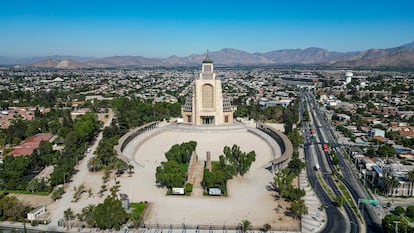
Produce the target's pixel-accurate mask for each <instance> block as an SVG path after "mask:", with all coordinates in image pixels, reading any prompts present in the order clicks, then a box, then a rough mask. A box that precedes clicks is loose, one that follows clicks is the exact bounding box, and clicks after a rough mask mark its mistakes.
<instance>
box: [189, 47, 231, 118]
mask: <svg viewBox="0 0 414 233" xmlns="http://www.w3.org/2000/svg"><path fill="white" fill-rule="evenodd" d="M181 113H182V116H183V121H184V122H185V123H190V124H194V125H221V124H231V123H233V108H232V106H231V103H230V100H229V99H228V98H227V97H226V96H223V93H222V89H221V80H220V79H217V78H216V74H215V73H214V63H213V61H212V60H211V59H210V57H209V56H208V54H207V56H206V58H205V59H204V60H203V62H202V64H201V73H200V75H199V76H198V77H197V78H196V79H195V80H194V87H193V96H192V98H191V97H189V98H187V99H186V103H185V105H184V106H183V108H182V110H181Z"/></svg>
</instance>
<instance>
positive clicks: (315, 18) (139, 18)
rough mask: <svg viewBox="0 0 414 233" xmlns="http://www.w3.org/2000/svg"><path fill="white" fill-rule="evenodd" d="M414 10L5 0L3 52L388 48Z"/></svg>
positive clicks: (156, 0)
mask: <svg viewBox="0 0 414 233" xmlns="http://www.w3.org/2000/svg"><path fill="white" fill-rule="evenodd" d="M413 9H414V2H413V1H408V0H401V1H371V0H365V1H363V0H359V1H357V0H348V1H334V0H331V1H323V0H320V1H318V0H313V1H306V0H303V1H300V0H296V1H294V0H293V1H287V0H285V1H277V0H273V1H272V0H254V1H244V0H239V1H224V0H223V1H218V0H211V1H200V0H193V1H184V0H183V1H173V0H164V1H161V0H146V1H138V0H136V1H121V0H118V1H115V0H113V1H104V0H100V1H87V0H83V1H81V0H70V1H66V0H48V1H47V0H44V1H42V0H36V1H35V0H26V1H23V0H13V1H8V0H7V1H6V0H5V1H2V3H1V8H0V56H12V57H24V56H45V55H77V56H94V57H104V56H113V55H141V56H147V57H167V56H171V55H177V56H187V55H190V54H193V53H203V52H205V51H206V50H207V49H208V50H211V51H215V50H219V49H222V48H236V49H241V50H245V51H248V52H267V51H271V50H277V49H285V48H302V49H304V48H307V47H320V48H326V49H328V50H330V51H341V52H343V51H356V50H365V49H369V48H388V47H395V46H398V45H401V44H405V43H408V42H411V41H413V40H414V13H413V11H412V10H413Z"/></svg>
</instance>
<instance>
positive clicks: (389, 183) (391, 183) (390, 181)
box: [384, 174, 400, 196]
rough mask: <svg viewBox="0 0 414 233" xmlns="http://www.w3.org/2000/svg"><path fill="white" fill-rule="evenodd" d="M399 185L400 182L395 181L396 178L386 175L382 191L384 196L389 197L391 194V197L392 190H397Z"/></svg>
mask: <svg viewBox="0 0 414 233" xmlns="http://www.w3.org/2000/svg"><path fill="white" fill-rule="evenodd" d="M399 185H400V182H399V181H398V180H397V178H396V177H395V176H393V175H391V174H388V175H387V176H386V177H385V178H384V189H385V190H384V191H385V194H386V195H389V193H390V192H391V196H393V195H394V189H395V188H397V187H398V186H399Z"/></svg>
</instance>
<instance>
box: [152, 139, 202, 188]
mask: <svg viewBox="0 0 414 233" xmlns="http://www.w3.org/2000/svg"><path fill="white" fill-rule="evenodd" d="M196 147H197V142H195V141H189V142H183V143H181V144H175V145H173V146H172V147H171V148H170V149H169V150H168V151H167V152H166V153H165V157H166V158H167V161H166V162H161V165H160V166H158V167H157V170H156V173H155V178H156V182H157V183H159V184H160V185H161V186H164V187H167V188H169V189H171V188H173V187H184V184H185V182H186V181H187V170H188V164H189V162H190V159H191V154H192V153H193V151H195V149H196Z"/></svg>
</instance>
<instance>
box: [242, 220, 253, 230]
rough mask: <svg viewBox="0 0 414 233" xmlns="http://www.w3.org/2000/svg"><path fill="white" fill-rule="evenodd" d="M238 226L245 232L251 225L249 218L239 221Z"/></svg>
mask: <svg viewBox="0 0 414 233" xmlns="http://www.w3.org/2000/svg"><path fill="white" fill-rule="evenodd" d="M239 226H240V228H241V230H242V232H247V231H248V230H250V228H251V227H252V223H251V222H250V221H249V220H247V219H245V220H243V221H241V222H240V224H239Z"/></svg>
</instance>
